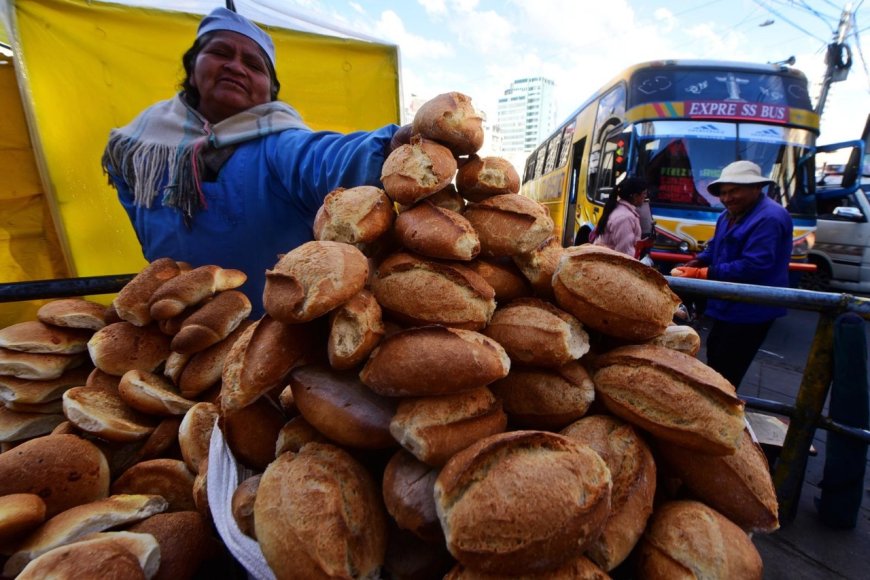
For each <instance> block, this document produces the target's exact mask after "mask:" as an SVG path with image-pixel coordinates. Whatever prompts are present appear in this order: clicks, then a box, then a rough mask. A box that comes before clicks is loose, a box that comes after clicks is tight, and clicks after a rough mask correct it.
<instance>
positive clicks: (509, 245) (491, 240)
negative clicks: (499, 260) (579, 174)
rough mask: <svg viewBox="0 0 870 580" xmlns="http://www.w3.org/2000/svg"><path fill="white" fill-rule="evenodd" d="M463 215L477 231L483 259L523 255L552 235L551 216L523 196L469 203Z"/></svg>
mask: <svg viewBox="0 0 870 580" xmlns="http://www.w3.org/2000/svg"><path fill="white" fill-rule="evenodd" d="M463 215H465V217H466V219H468V221H469V222H471V225H472V226H473V227H474V229H475V230H476V231H477V235H478V237H479V238H480V248H481V254H482V255H485V256H513V255H515V254H525V253H528V252H531V251H532V250H534V249H535V248H537V247H538V246H539V245H540V244H541V243H542V242H543V241H544V240H546V239H547V238H549V237H550V236H552V235H553V228H554V225H553V220H552V218H550V214H549V213H548V212H547V210H546V209H545V208H544V206H542V205H541V204H540V203H538V202H537V201H534V200H532V199H529V198H528V197H525V196H524V195H517V194H515V193H509V194H505V195H496V196H493V197H490V198H487V199H485V200H483V201H482V202H480V203H472V204H469V205H468V206H467V207H466V208H465V213H464V214H463Z"/></svg>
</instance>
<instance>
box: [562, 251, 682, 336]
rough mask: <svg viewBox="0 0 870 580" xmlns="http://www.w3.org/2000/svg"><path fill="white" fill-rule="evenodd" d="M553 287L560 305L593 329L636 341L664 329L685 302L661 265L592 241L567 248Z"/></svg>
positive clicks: (657, 333) (655, 334) (659, 332)
mask: <svg viewBox="0 0 870 580" xmlns="http://www.w3.org/2000/svg"><path fill="white" fill-rule="evenodd" d="M553 292H554V294H555V296H556V302H557V304H558V305H559V306H561V307H562V308H564V309H565V310H567V311H568V312H570V313H571V314H573V315H574V316H576V317H577V318H578V319H579V320H580V322H582V323H583V324H584V325H585V326H587V327H588V328H592V329H595V330H597V331H599V332H603V333H604V334H607V335H609V336H613V337H616V338H621V339H625V340H632V341H643V340H649V339H650V338H653V337H654V336H657V335H659V334H661V333H662V332H664V330H665V329H666V328H667V327H668V324H670V322H671V319H672V318H673V314H674V310H675V309H676V307H677V306H678V305H679V304H680V299H679V297H677V295H676V294H674V293H673V292H672V291H671V289H670V288H669V287H668V283H667V281H666V280H665V277H664V276H662V275H661V274H659V273H658V272H657V271H656V270H654V269H653V268H650V267H649V266H646V265H645V264H642V263H640V262H638V261H637V260H635V259H634V258H630V257H628V256H626V255H625V254H623V253H621V252H617V251H615V250H611V249H609V248H605V247H603V246H593V245H592V244H584V245H582V246H574V247H572V248H568V249H566V250H565V252H564V254H563V255H562V259H561V261H560V262H559V266H558V267H557V268H556V272H555V274H554V275H553Z"/></svg>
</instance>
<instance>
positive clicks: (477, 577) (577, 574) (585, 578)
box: [444, 556, 610, 580]
mask: <svg viewBox="0 0 870 580" xmlns="http://www.w3.org/2000/svg"><path fill="white" fill-rule="evenodd" d="M506 578H513V579H515V580H548V579H551V578H559V579H565V580H568V579H570V580H610V576H608V575H607V573H606V572H605V571H604V570H602V569H601V568H599V567H598V566H596V565H595V563H594V562H592V560H590V559H589V558H586V557H584V556H579V557H577V558H574V559H573V560H569V561H568V562H566V563H564V564H562V565H561V566H559V567H558V568H556V569H555V570H547V571H546V572H539V573H531V574H523V575H522V576H515V575H512V574H508V575H504V574H487V573H486V572H480V571H478V570H472V569H471V568H466V567H465V566H463V565H462V564H456V565H455V566H454V567H453V569H451V570H450V571H449V572H448V573H447V574H446V575H445V576H444V580H505V579H506Z"/></svg>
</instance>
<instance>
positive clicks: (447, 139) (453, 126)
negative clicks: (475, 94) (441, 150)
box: [413, 91, 484, 155]
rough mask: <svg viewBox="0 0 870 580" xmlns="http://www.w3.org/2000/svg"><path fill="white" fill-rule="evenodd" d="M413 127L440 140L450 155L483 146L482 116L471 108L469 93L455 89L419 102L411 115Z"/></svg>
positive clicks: (467, 152) (417, 131) (466, 153)
mask: <svg viewBox="0 0 870 580" xmlns="http://www.w3.org/2000/svg"><path fill="white" fill-rule="evenodd" d="M413 129H414V132H415V133H419V134H421V135H423V136H424V137H426V138H427V139H432V140H434V141H438V142H439V143H443V144H444V145H445V146H446V147H447V148H449V149H450V150H451V151H452V152H453V154H454V155H469V154H471V153H474V152H476V151H477V150H478V149H480V148H481V146H483V138H484V133H483V118H482V117H481V116H480V115H479V114H478V113H477V111H475V110H474V106H473V105H472V104H471V97H469V96H468V95H464V94H462V93H458V92H455V91H452V92H449V93H443V94H440V95H437V96H435V97H433V98H431V99H429V100H428V101H426V102H425V103H423V104H422V105H421V106H420V108H419V109H417V113H416V114H415V115H414V121H413Z"/></svg>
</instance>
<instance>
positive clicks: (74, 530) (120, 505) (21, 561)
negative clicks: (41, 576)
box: [3, 495, 167, 576]
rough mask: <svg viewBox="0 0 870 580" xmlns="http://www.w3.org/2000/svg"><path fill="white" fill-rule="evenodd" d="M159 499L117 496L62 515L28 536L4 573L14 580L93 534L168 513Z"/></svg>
mask: <svg viewBox="0 0 870 580" xmlns="http://www.w3.org/2000/svg"><path fill="white" fill-rule="evenodd" d="M166 507H167V503H166V500H164V499H163V498H162V497H159V496H156V495H115V496H111V497H108V498H106V499H101V500H97V501H93V502H91V503H87V504H83V505H79V506H76V507H73V508H70V509H68V510H66V511H65V512H63V513H60V514H58V515H56V516H54V517H53V518H51V519H50V520H48V521H47V522H45V523H44V524H42V525H41V526H40V527H38V528H37V529H36V530H35V531H34V532H33V533H32V534H30V535H29V536H27V537H26V538H25V539H24V541H23V542H22V543H21V544H20V545H18V547H17V551H16V552H15V553H14V554H13V555H12V556H10V557H9V560H7V561H6V566H5V567H4V568H3V573H4V574H6V575H8V576H15V575H16V574H18V573H20V572H21V571H22V570H23V569H24V567H25V566H26V565H27V564H28V563H29V562H30V561H31V560H33V559H35V558H37V557H39V556H41V555H42V554H45V553H46V552H48V551H49V550H51V549H53V548H56V547H58V546H62V545H64V544H69V543H71V542H74V541H75V540H77V539H79V538H82V537H84V536H86V535H88V534H91V533H94V532H101V531H103V530H107V529H110V528H114V527H117V526H121V525H124V524H128V523H132V522H136V521H139V520H142V519H144V518H147V517H149V516H152V515H154V514H156V513H160V512H162V511H164V510H166Z"/></svg>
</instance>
